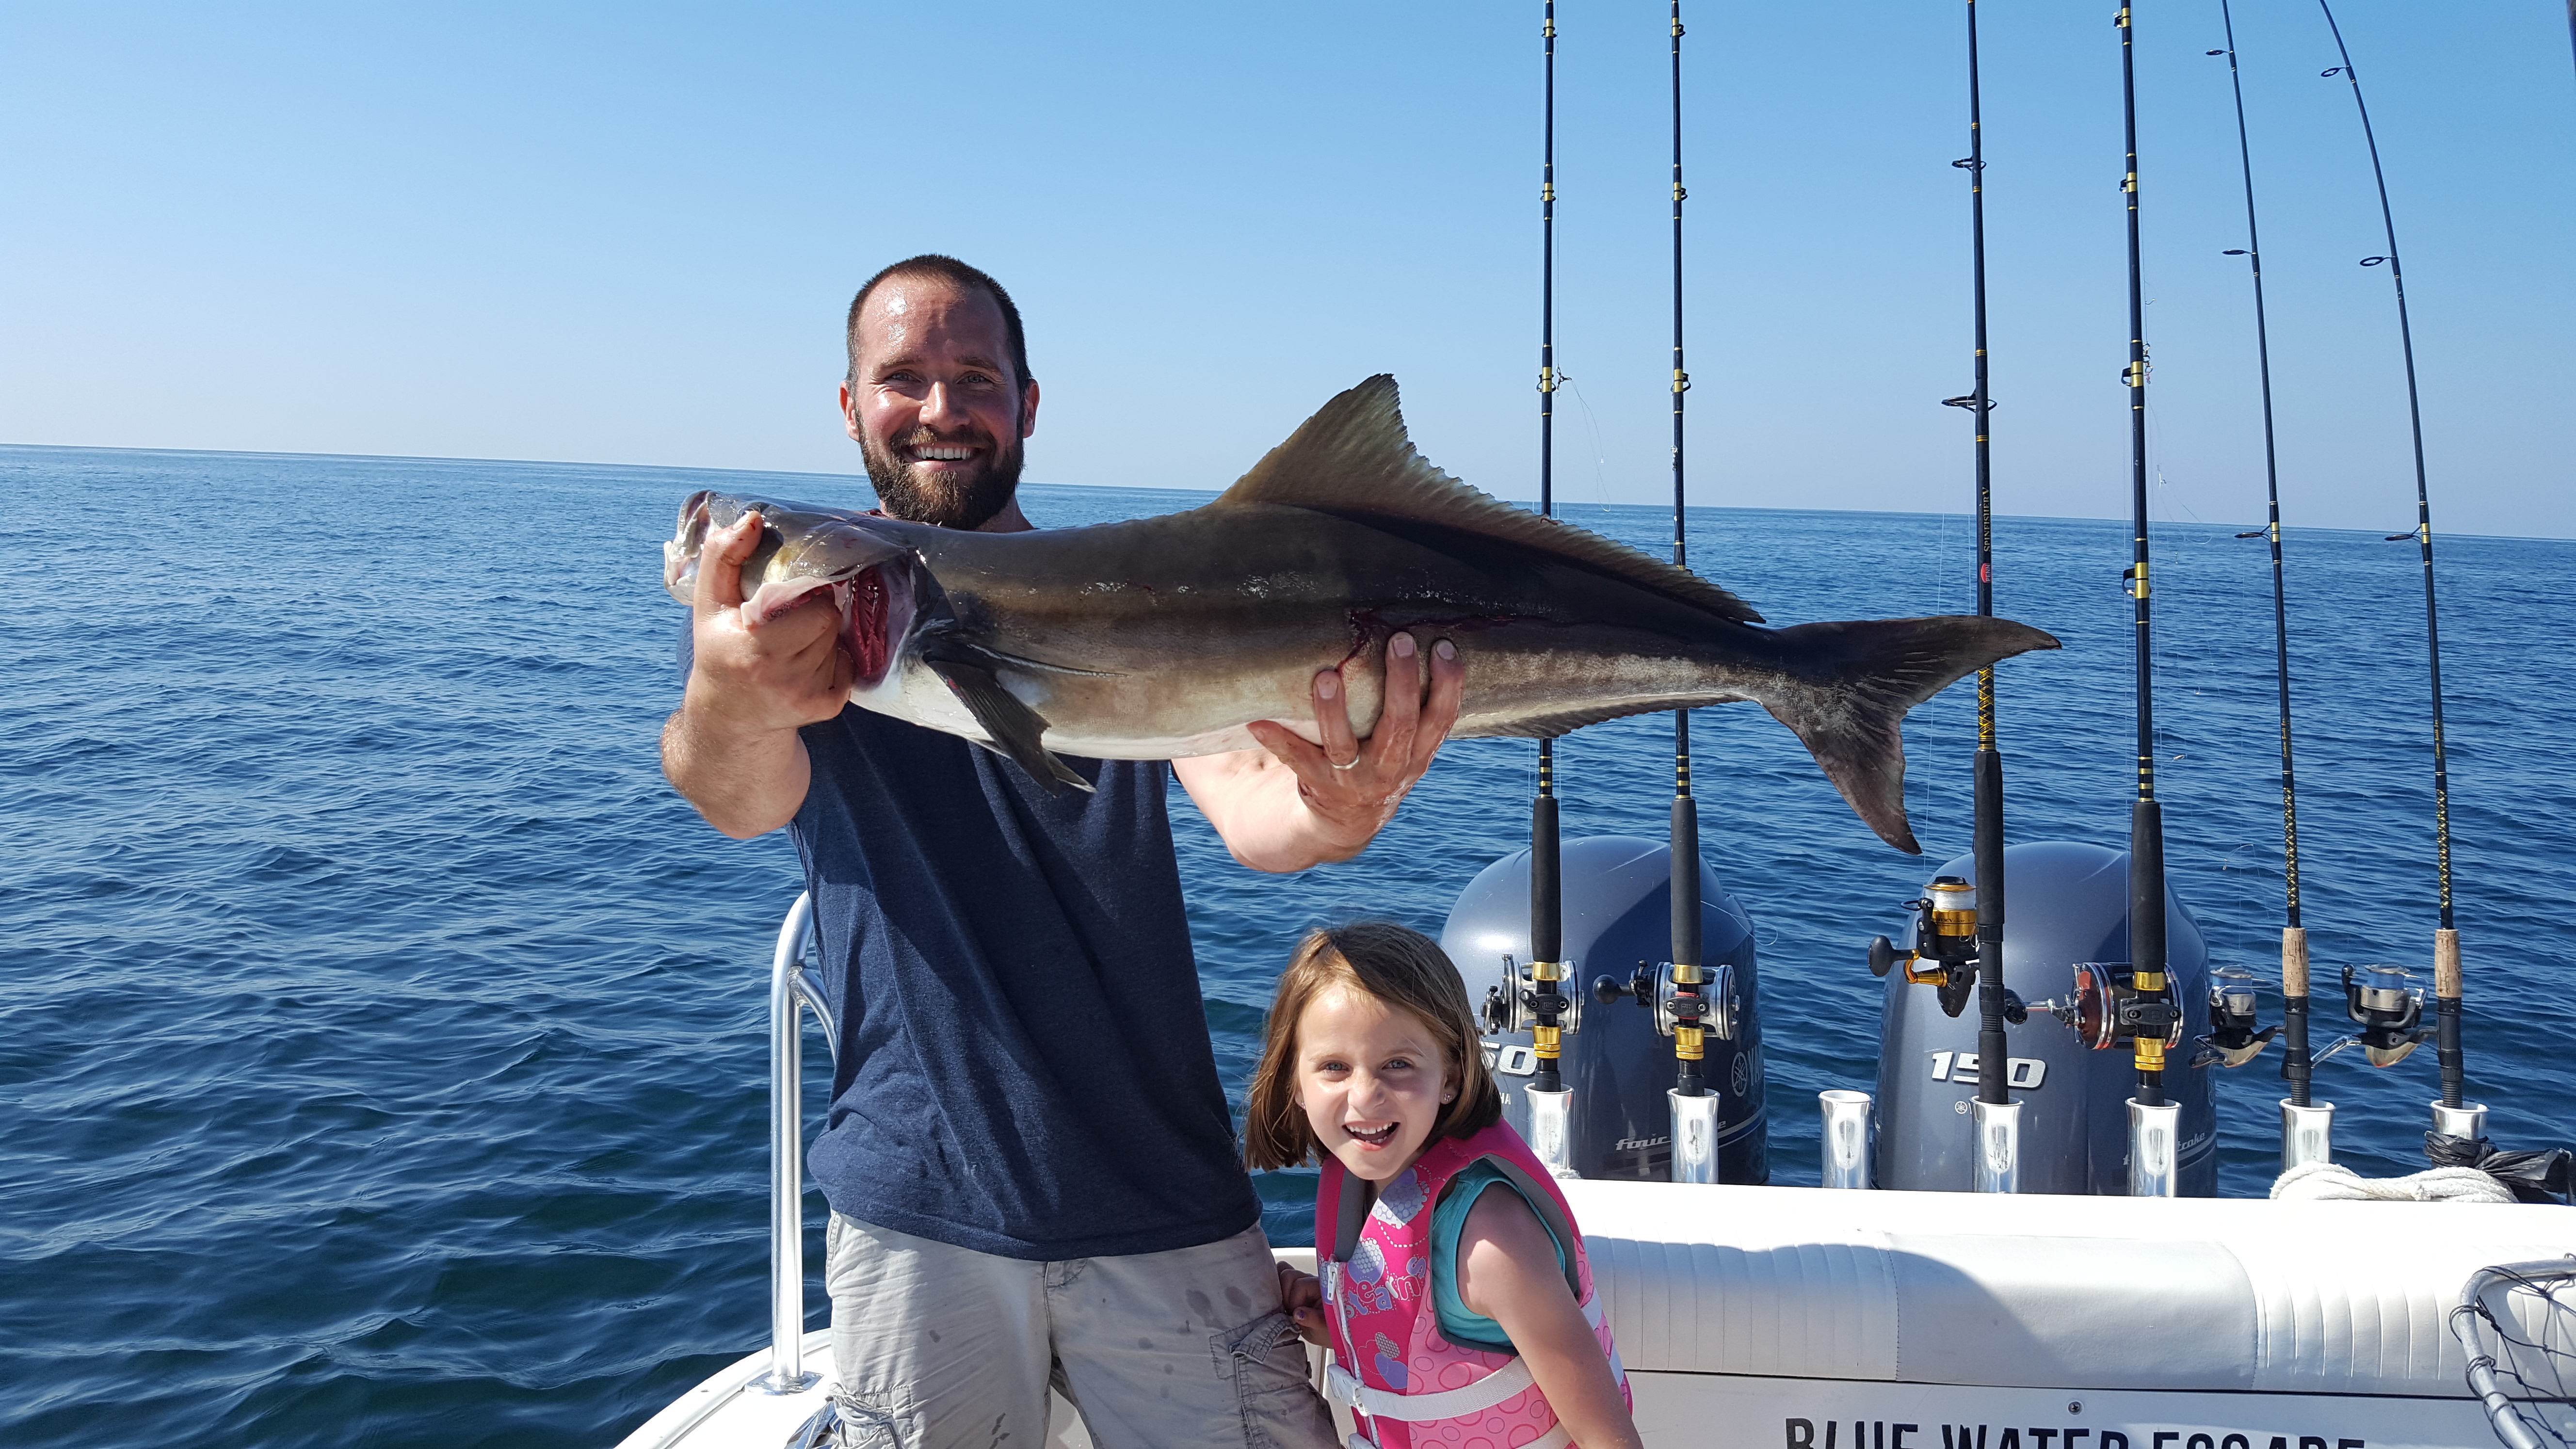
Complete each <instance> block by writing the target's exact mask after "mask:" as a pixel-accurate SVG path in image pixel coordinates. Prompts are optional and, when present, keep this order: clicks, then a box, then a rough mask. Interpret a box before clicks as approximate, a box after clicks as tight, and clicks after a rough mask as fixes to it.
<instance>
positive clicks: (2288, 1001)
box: [2209, 0, 2334, 1172]
mask: <svg viewBox="0 0 2576 1449" xmlns="http://www.w3.org/2000/svg"><path fill="white" fill-rule="evenodd" d="M2218 18H2219V23H2220V24H2221V25H2222V26H2224V27H2225V29H2226V33H2227V49H2226V50H2224V51H2216V50H2213V51H2211V52H2209V54H2211V55H2225V56H2226V57H2227V83H2228V85H2229V86H2230V87H2232V88H2233V89H2234V92H2235V96H2236V156H2237V161H2238V165H2239V168H2240V169H2241V170H2242V172H2243V173H2244V177H2245V245H2244V246H2243V247H2240V248H2232V249H2230V250H2229V251H2228V252H2227V253H2226V254H2227V255H2228V256H2231V257H2234V256H2241V257H2244V258H2245V259H2246V261H2247V262H2248V263H2249V264H2250V268H2251V270H2252V272H2253V276H2254V361H2255V369H2256V372H2257V374H2258V376H2259V377H2260V379H2261V384H2262V393H2263V490H2264V496H2265V498H2266V500H2267V501H2268V504H2269V507H2270V520H2269V522H2268V524H2267V525H2266V526H2265V527H2263V528H2261V529H2257V530H2255V531H2254V532H2253V533H2251V534H2238V535H2237V537H2239V538H2247V537H2256V538H2262V537H2268V538H2269V539H2270V540H2271V550H2272V662H2273V677H2274V679H2275V680H2276V681H2277V682H2278V684H2279V686H2280V696H2281V859H2282V862H2283V865H2282V880H2283V882H2284V884H2285V894H2286V899H2287V903H2288V904H2287V907H2286V909H2285V911H2284V913H2283V922H2282V926H2281V1022H2282V1035H2283V1038H2284V1042H2285V1045H2284V1046H2283V1059H2282V1062H2281V1075H2282V1077H2283V1078H2285V1079H2286V1080H2287V1081H2288V1082H2289V1084H2290V1095H2289V1097H2288V1098H2287V1099H2285V1100H2284V1101H2283V1102H2282V1103H2281V1170H2282V1171H2284V1172H2287V1171H2289V1170H2290V1169H2291V1168H2293V1167H2296V1166H2298V1165H2299V1164H2300V1163H2302V1162H2309V1161H2315V1162H2326V1161H2331V1160H2332V1156H2333V1141H2334V1104H2333V1103H2331V1102H2329V1103H2325V1104H2323V1105H2319V1104H2318V1103H2316V1102H2315V1101H2313V1100H2311V1097H2310V1091H2309V1082H2310V1078H2311V1075H2312V1068H2313V1065H2314V1063H2313V1062H2312V1061H2311V1059H2310V1057H2309V1054H2308V932H2307V928H2306V927H2305V926H2303V925H2301V924H2300V923H2299V795H2298V785H2297V776H2296V774H2295V773H2294V771H2293V769H2292V762H2291V753H2290V605H2289V586H2288V582H2287V579H2286V577H2285V575H2284V573H2283V571H2282V566H2281V470H2280V461H2279V455H2278V453H2277V451H2276V449H2275V447H2274V439H2273V427H2272V340H2271V329H2270V325H2269V323H2268V321H2267V320H2266V318H2265V314H2264V310H2263V234H2262V231H2261V229H2260V228H2259V227H2258V226H2257V225H2256V223H2255V217H2254V143H2253V140H2252V139H2251V135H2250V133H2249V132H2248V131H2247V129H2246V125H2245V80H2244V76H2243V74H2242V73H2241V72H2240V71H2239V70H2238V68H2237V64H2236V18H2235V16H2234V14H2233V13H2232V12H2231V11H2230V9H2229V5H2228V0H2218ZM2247 1024H2248V1025H2250V1024H2251V1023H2250V1022H2249V1023H2247ZM2212 1025H2218V1023H2216V1022H2213V1023H2212ZM2255 1049H2256V1050H2257V1051H2259V1050H2261V1047H2260V1046H2259V1045H2258V1046H2256V1048H2255Z"/></svg>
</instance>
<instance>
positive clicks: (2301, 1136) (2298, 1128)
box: [2281, 1097, 2334, 1172]
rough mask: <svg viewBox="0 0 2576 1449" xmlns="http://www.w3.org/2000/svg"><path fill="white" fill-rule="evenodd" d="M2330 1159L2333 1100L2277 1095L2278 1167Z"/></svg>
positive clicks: (2332, 1146)
mask: <svg viewBox="0 0 2576 1449" xmlns="http://www.w3.org/2000/svg"><path fill="white" fill-rule="evenodd" d="M2332 1161H2334V1103H2332V1102H2298V1101H2293V1100H2291V1099H2290V1098H2288V1097H2283V1098H2282V1099H2281V1170H2282V1171H2283V1172H2287V1171H2289V1170H2290V1169H2291V1168H2294V1167H2304V1166H2306V1165H2307V1164H2309V1163H2311V1162H2332Z"/></svg>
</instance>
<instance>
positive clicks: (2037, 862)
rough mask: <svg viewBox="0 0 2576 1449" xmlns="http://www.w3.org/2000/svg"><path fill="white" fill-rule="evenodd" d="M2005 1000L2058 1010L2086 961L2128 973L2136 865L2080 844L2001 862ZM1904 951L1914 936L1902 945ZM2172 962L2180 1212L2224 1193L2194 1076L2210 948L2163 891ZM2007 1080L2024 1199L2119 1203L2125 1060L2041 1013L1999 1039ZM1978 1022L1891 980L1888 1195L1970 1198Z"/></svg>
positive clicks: (2214, 1117)
mask: <svg viewBox="0 0 2576 1449" xmlns="http://www.w3.org/2000/svg"><path fill="white" fill-rule="evenodd" d="M1975 867H1976V862H1975V859H1974V858H1973V857H1972V856H1966V855H1963V856H1960V857H1959V858H1957V859H1955V860H1953V861H1951V862H1949V863H1948V864H1946V865H1943V866H1941V867H1940V868H1939V869H1937V870H1935V871H1932V872H1929V873H1928V874H1929V875H1953V876H1960V877H1964V878H1966V879H1968V880H1970V881H1972V882H1973V881H1974V880H1975V877H1976V868H1975ZM2004 885H2005V891H2004V985H2005V986H2006V987H2008V988H2009V989H2011V990H2012V991H2013V992H2014V993H2016V994H2018V995H2019V996H2020V997H2021V998H2022V999H2023V1000H2024V1001H2027V1002H2039V1001H2043V1000H2051V999H2057V1000H2063V999H2065V998H2066V997H2067V996H2068V995H2069V993H2070V992H2071V991H2072V990H2073V987H2074V967H2075V963H2077V962H2079V961H2097V962H2105V963H2113V962H2125V961H2127V960H2128V959H2129V854H2128V852H2127V851H2124V850H2111V849H2107V848H2105V847H2103V846H2099V845H2082V844H2077V843H2075V842H2072V841H2062V840H2049V841H2032V842H2030V843H2028V844H2024V845H2014V846H2008V847H2006V848H2005V850H2004ZM1910 938H1911V931H1910V928H1909V930H1908V931H1907V934H1906V935H1905V936H1901V937H1899V938H1898V939H1899V940H1900V941H1903V940H1909V939H1910ZM2165 956H2166V965H2167V968H2168V974H2169V975H2170V977H2171V982H2172V992H2173V1000H2174V1003H2175V1004H2176V1005H2178V1006H2180V1007H2181V1008H2182V1011H2183V1032H2184V1035H2183V1040H2182V1044H2181V1045H2180V1046H2179V1047H2176V1048H2175V1049H2173V1050H2172V1051H2170V1052H2169V1053H2168V1054H2167V1056H2166V1063H2167V1065H2166V1069H2165V1098H2166V1100H2167V1101H2170V1102H2174V1103H2177V1104H2179V1105H2180V1106H2181V1108H2182V1146H2181V1150H2180V1153H2179V1157H2178V1161H2177V1164H2176V1166H2177V1168H2178V1170H2179V1177H2180V1183H2179V1186H2180V1188H2181V1190H2182V1193H2183V1195H2185V1196H2187V1197H2211V1196H2215V1195H2216V1193H2217V1191H2218V1111H2217V1103H2216V1099H2215V1093H2214V1089H2213V1086H2212V1083H2211V1080H2210V1079H2211V1076H2212V1075H2213V1073H2214V1072H2215V1070H2216V1068H2213V1067H2204V1068H2200V1069H2197V1070H2195V1069H2192V1068H2191V1067H2190V1066H2189V1065H2188V1064H2189V1063H2190V1062H2191V1060H2192V1059H2193V1056H2194V1055H2195V1053H2194V1049H2193V1043H2192V1035H2193V1033H2194V1032H2196V1031H2199V1030H2202V1029H2204V1027H2205V1018H2206V1014H2207V1009H2208V1008H2207V1006H2206V1003H2207V1001H2208V1000H2209V948H2208V946H2207V944H2206V943H2205V942H2204V941H2203V940H2202V939H2201V934H2200V925H2199V923H2198V922H2196V921H2194V920H2193V919H2192V915H2191V911H2190V910H2189V909H2188V908H2186V907H2185V906H2184V905H2183V903H2182V901H2181V900H2180V899H2179V898H2177V897H2176V896H2175V895H2174V894H2173V892H2172V891H2171V889H2170V888H2168V889H2167V891H2166V893H2165ZM2004 1031H2005V1036H2006V1039H2007V1040H2008V1041H2009V1042H2010V1043H2011V1060H2010V1062H2009V1063H2007V1065H2006V1067H2005V1070H2006V1072H2007V1073H2008V1075H2007V1077H2006V1079H2005V1080H2006V1081H2007V1082H2008V1083H2009V1084H2010V1086H2011V1089H2012V1096H2013V1100H2014V1101H2017V1102H2020V1103H2022V1104H2023V1106H2022V1117H2021V1191H2023V1192H2026V1193H2028V1192H2056V1193H2092V1194H2097V1195H2103V1196H2110V1197H2120V1196H2125V1195H2126V1194H2127V1193H2128V1190H2129V1168H2128V1151H2129V1114H2128V1107H2127V1105H2126V1104H2127V1102H2128V1099H2129V1097H2130V1096H2131V1095H2132V1093H2133V1091H2134V1087H2135V1083H2136V1073H2135V1072H2134V1070H2133V1069H2132V1066H2131V1062H2130V1054H2129V1052H2128V1051H2127V1050H2126V1049H2110V1050H2102V1051H2095V1050H2091V1049H2089V1048H2087V1047H2086V1046H2085V1045H2084V1044H2083V1042H2082V1041H2081V1040H2080V1039H2079V1038H2078V1037H2077V1035H2076V1033H2075V1029H2074V1028H2073V1027H2070V1026H2068V1025H2066V1024H2065V1023H2063V1022H2061V1021H2058V1020H2057V1019H2055V1018H2054V1017H2052V1016H2049V1015H2046V1014H2044V1013H2041V1012H2036V1011H2034V1012H2032V1013H2031V1015H2030V1019H2029V1020H2028V1021H2025V1022H2023V1023H2022V1024H2021V1025H2019V1026H2007V1027H2005V1028H2004ZM1976 1056H1977V1008H1976V1002H1975V999H1974V997H1973V996H1971V998H1970V1000H1969V1003H1968V1008H1967V1010H1965V1011H1963V1012H1961V1013H1960V1014H1959V1015H1957V1016H1955V1017H1952V1016H1944V1015H1942V1014H1941V1005H1940V1001H1939V999H1938V994H1937V992H1936V990H1935V988H1933V987H1931V986H1918V985H1909V984H1907V982H1906V980H1905V973H1904V971H1903V970H1902V969H1898V970H1894V971H1890V972H1889V973H1888V974H1887V1004H1886V1010H1885V1014H1884V1015H1883V1016H1882V1017H1881V1018H1880V1027H1879V1057H1878V1103H1877V1112H1878V1157H1877V1180H1878V1184H1879V1186H1881V1187H1892V1188H1916V1189H1923V1190H1927V1191H1934V1192H1966V1191H1968V1190H1969V1189H1970V1188H1971V1187H1973V1186H1974V1185H1975V1166H1976V1156H1975V1154H1976V1134H1975V1132H1974V1130H1973V1129H1972V1128H1971V1126H1970V1117H1969V1115H1968V1114H1969V1113H1970V1112H1971V1111H1972V1110H1973V1108H1971V1107H1970V1105H1969V1104H1970V1103H1972V1102H1974V1101H1975V1100H1976V1096H1977V1075H1978V1073H1979V1072H1980V1071H1982V1070H1983V1069H1984V1067H1983V1064H1982V1063H1980V1062H1978V1061H1977V1059H1976Z"/></svg>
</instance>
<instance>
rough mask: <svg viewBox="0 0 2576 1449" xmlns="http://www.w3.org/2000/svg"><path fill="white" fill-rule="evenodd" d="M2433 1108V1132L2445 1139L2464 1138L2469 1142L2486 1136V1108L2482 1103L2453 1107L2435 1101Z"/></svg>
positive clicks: (2464, 1103)
mask: <svg viewBox="0 0 2576 1449" xmlns="http://www.w3.org/2000/svg"><path fill="white" fill-rule="evenodd" d="M2432 1107H2433V1130H2434V1131H2436V1132H2439V1133H2441V1134H2442V1135H2443V1136H2445V1137H2464V1138H2467V1139H2468V1140H2469V1141H2471V1142H2475V1141H2477V1140H2478V1139H2479V1138H2481V1137H2484V1136H2486V1135H2487V1107H2486V1104H2485V1103H2484V1102H2462V1103H2460V1104H2459V1105H2457V1106H2453V1105H2452V1104H2450V1103H2448V1102H2441V1101H2436V1102H2434V1103H2433V1104H2432Z"/></svg>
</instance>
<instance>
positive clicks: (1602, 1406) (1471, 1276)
mask: <svg viewBox="0 0 2576 1449" xmlns="http://www.w3.org/2000/svg"><path fill="white" fill-rule="evenodd" d="M1458 1296H1459V1298H1460V1299H1461V1300H1463V1301H1464V1302H1465V1303H1466V1305H1467V1306H1468V1307H1469V1308H1471V1309H1473V1310H1475V1311H1476V1312H1478V1313H1481V1314H1483V1315H1485V1316H1486V1317H1487V1318H1490V1319H1492V1320H1494V1321H1495V1322H1496V1323H1499V1324H1501V1325H1502V1326H1503V1332H1505V1333H1507V1334H1509V1335H1511V1340H1512V1344H1513V1346H1514V1347H1516V1348H1518V1349H1519V1350H1520V1353H1521V1357H1522V1359H1524V1360H1525V1361H1527V1362H1528V1364H1529V1367H1530V1377H1532V1378H1533V1379H1536V1380H1537V1381H1538V1388H1539V1392H1540V1393H1543V1394H1545V1395H1547V1406H1548V1407H1549V1408H1551V1409H1554V1410H1555V1411H1556V1417H1557V1418H1558V1419H1559V1420H1560V1421H1562V1422H1563V1423H1564V1425H1565V1428H1566V1432H1567V1433H1569V1434H1571V1435H1572V1436H1573V1437H1574V1442H1575V1443H1576V1444H1577V1445H1579V1446H1580V1449H1645V1445H1644V1443H1643V1442H1642V1441H1641V1440H1640V1439H1639V1438H1638V1437H1637V1425H1636V1423H1635V1421H1633V1420H1631V1419H1630V1418H1629V1417H1628V1406H1627V1404H1626V1403H1625V1402H1624V1401H1623V1400H1622V1399H1621V1398H1620V1396H1619V1381H1618V1380H1617V1379H1614V1378H1612V1377H1611V1376H1610V1356H1609V1355H1608V1354H1605V1353H1603V1352H1602V1351H1601V1340H1599V1339H1597V1338H1595V1337H1593V1336H1592V1325H1591V1324H1589V1323H1586V1322H1584V1321H1583V1309H1582V1308H1581V1306H1579V1305H1578V1304H1576V1303H1575V1301H1574V1291H1573V1290H1572V1289H1570V1288H1568V1287H1567V1286H1566V1284H1565V1273H1564V1271H1563V1270H1562V1269H1560V1268H1558V1267H1557V1262H1556V1240H1555V1239H1554V1238H1553V1237H1551V1236H1549V1234H1548V1231H1547V1228H1546V1227H1545V1226H1544V1225H1543V1224H1541V1223H1540V1222H1539V1220H1538V1214H1536V1213H1534V1212H1531V1211H1530V1206H1529V1204H1528V1203H1526V1202H1523V1201H1522V1200H1521V1196H1520V1194H1518V1193H1516V1192H1513V1191H1511V1190H1510V1189H1508V1188H1502V1189H1499V1190H1496V1189H1488V1190H1487V1191H1485V1192H1483V1193H1480V1194H1478V1195H1477V1198H1476V1203H1475V1206H1473V1207H1471V1208H1469V1209H1468V1210H1467V1226H1466V1230H1465V1231H1463V1232H1461V1233H1460V1234H1459V1235H1458Z"/></svg>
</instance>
